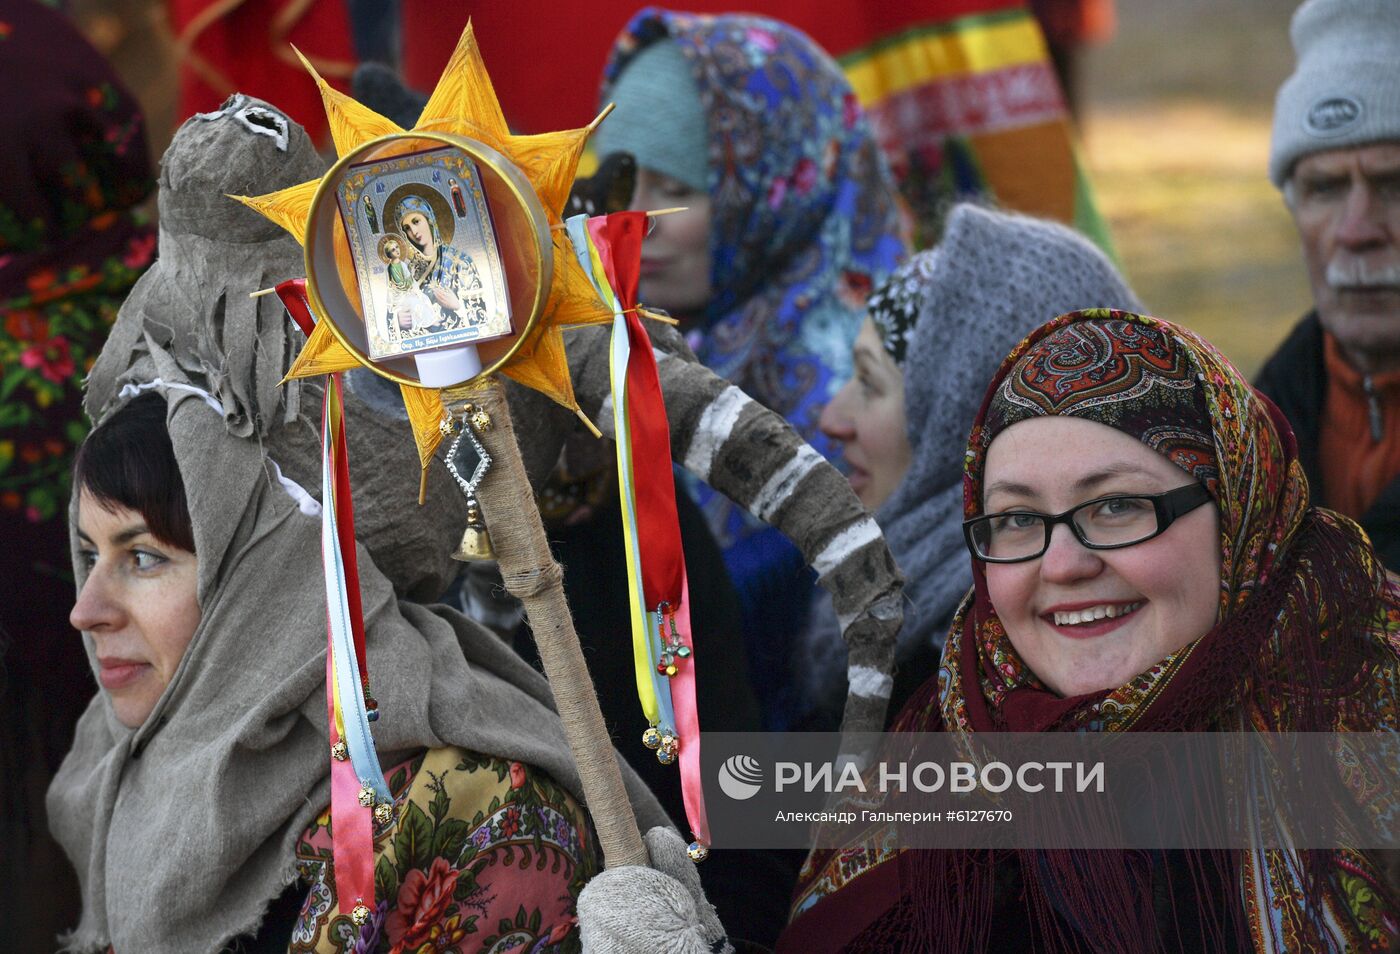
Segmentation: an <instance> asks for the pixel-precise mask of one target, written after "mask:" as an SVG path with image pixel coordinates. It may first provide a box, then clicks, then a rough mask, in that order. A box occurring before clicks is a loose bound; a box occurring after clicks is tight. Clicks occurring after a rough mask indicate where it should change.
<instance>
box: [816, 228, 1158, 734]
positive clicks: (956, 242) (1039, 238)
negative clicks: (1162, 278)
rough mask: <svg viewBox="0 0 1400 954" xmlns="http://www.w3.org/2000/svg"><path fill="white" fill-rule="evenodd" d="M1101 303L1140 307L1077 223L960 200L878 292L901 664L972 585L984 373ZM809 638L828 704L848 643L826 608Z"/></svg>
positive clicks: (885, 517)
mask: <svg viewBox="0 0 1400 954" xmlns="http://www.w3.org/2000/svg"><path fill="white" fill-rule="evenodd" d="M1093 306H1107V307H1110V308H1121V309H1124V310H1127V311H1134V312H1137V311H1141V310H1142V306H1141V305H1140V304H1139V302H1138V300H1137V297H1136V296H1135V295H1134V294H1133V293H1132V291H1130V290H1129V288H1128V286H1127V284H1125V283H1124V281H1123V279H1122V278H1121V277H1120V276H1119V275H1118V273H1117V271H1116V270H1115V269H1114V267H1113V265H1112V263H1111V262H1109V261H1108V259H1107V258H1105V257H1104V255H1103V253H1102V252H1100V251H1099V250H1098V249H1097V248H1096V247H1095V246H1094V245H1092V244H1091V243H1090V242H1089V241H1088V240H1087V239H1085V238H1084V237H1083V236H1081V235H1079V234H1078V233H1077V232H1074V231H1073V230H1071V229H1068V228H1066V227H1064V226H1062V225H1058V224H1056V223H1053V222H1047V221H1044V220H1040V219H1033V218H1030V217H1027V216H1023V215H1014V214H1010V213H1005V212H997V211H991V210H988V209H983V208H980V207H978V206H975V205H959V206H956V207H955V208H954V209H953V210H952V212H951V213H950V214H949V216H948V220H947V226H946V228H945V230H944V235H943V239H942V240H941V241H940V242H939V243H938V245H937V246H936V247H935V248H933V249H931V250H929V251H925V252H920V253H919V254H917V255H915V256H914V257H913V258H911V259H910V260H909V261H908V262H907V263H905V264H904V265H903V266H901V267H900V268H899V269H898V270H896V271H895V273H894V274H893V275H891V276H890V278H889V279H888V280H887V281H886V282H885V284H884V285H883V286H881V288H880V289H878V290H877V291H876V292H875V293H873V294H872V295H871V297H870V303H869V309H870V315H871V317H872V319H873V320H874V321H875V324H876V327H877V328H878V329H879V330H880V332H881V338H882V340H883V342H884V344H885V349H886V351H888V352H889V353H890V355H891V356H892V357H893V358H895V360H896V361H897V362H898V363H899V364H900V366H901V368H902V369H904V371H905V375H904V411H905V420H906V427H907V428H908V437H909V446H910V449H911V451H912V454H911V462H910V465H909V471H908V472H907V473H906V474H905V476H904V480H903V481H902V482H901V483H900V485H899V486H898V487H897V488H896V489H895V491H894V494H893V495H891V497H890V499H889V500H887V501H886V502H885V503H884V504H883V505H882V506H881V507H880V509H879V512H878V513H877V514H876V518H877V520H878V521H879V524H880V528H881V529H882V530H883V531H884V534H885V539H886V541H887V542H888V543H889V546H890V550H891V552H892V553H893V554H894V558H895V562H896V563H898V564H899V568H900V570H901V572H902V573H903V574H904V579H905V584H904V592H905V595H906V596H907V597H908V605H906V607H905V614H904V626H903V628H902V629H901V630H900V632H899V642H898V646H897V649H896V660H897V661H898V662H899V663H901V664H904V663H908V662H909V661H910V660H911V659H913V658H914V657H915V656H918V655H920V654H924V655H927V654H937V653H938V652H939V651H940V650H941V649H942V647H943V639H944V637H945V636H946V634H947V631H948V624H949V623H950V622H951V620H952V616H953V611H954V610H955V609H956V608H957V605H958V603H959V601H960V600H961V599H962V597H963V594H964V593H966V592H967V589H968V587H969V586H971V585H972V573H971V570H970V569H969V567H968V556H967V550H966V547H965V546H964V544H963V535H962V519H963V509H962V470H963V460H962V452H963V448H964V447H966V445H967V430H968V428H969V427H970V426H971V424H972V420H973V418H974V417H975V416H976V413H977V407H978V404H979V402H980V401H981V400H982V395H983V393H984V392H985V390H986V385H987V382H988V381H989V380H991V377H992V374H993V373H994V372H995V371H996V369H997V366H998V365H999V364H1000V363H1001V360H1002V358H1003V357H1005V355H1006V353H1007V352H1008V351H1010V350H1011V347H1012V346H1013V345H1014V344H1016V342H1018V341H1019V340H1021V338H1023V337H1024V336H1025V335H1026V334H1028V333H1029V332H1030V331H1031V330H1032V329H1034V328H1036V327H1037V326H1039V325H1041V324H1043V323H1044V322H1045V321H1047V320H1048V319H1050V318H1053V317H1054V316H1056V315H1060V314H1064V313H1065V312H1067V311H1074V310H1076V309H1079V308H1087V307H1093ZM808 637H809V646H808V649H807V652H806V653H804V654H803V655H802V656H801V659H802V660H804V661H805V662H807V663H808V664H810V669H808V671H807V672H806V679H805V684H806V686H807V691H808V693H809V694H810V698H813V699H818V700H823V701H828V705H830V702H829V700H832V699H833V698H834V699H835V700H838V701H839V699H840V694H841V692H842V691H843V690H844V688H845V685H844V683H845V680H844V679H843V678H842V676H843V675H844V674H845V668H846V667H845V655H846V653H845V646H844V645H843V644H842V642H841V641H840V639H839V638H837V637H836V636H835V632H834V629H833V628H832V626H831V624H830V622H829V615H828V616H827V622H826V624H825V626H819V627H813V628H811V629H809V631H808ZM908 688H910V689H912V688H914V687H913V686H910V687H908ZM899 701H900V700H895V703H896V707H897V705H898V703H899Z"/></svg>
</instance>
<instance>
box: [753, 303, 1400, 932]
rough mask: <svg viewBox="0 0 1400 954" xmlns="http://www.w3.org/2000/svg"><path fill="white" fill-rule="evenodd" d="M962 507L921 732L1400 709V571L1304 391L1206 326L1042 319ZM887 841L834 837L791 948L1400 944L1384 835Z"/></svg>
mask: <svg viewBox="0 0 1400 954" xmlns="http://www.w3.org/2000/svg"><path fill="white" fill-rule="evenodd" d="M963 512H964V517H965V518H966V519H965V521H964V523H963V534H964V538H965V541H966V543H967V546H968V549H969V550H970V551H971V554H972V557H973V559H972V577H973V587H972V590H971V591H970V592H969V593H968V594H967V597H966V598H965V599H964V600H963V602H962V605H961V607H960V608H959V610H958V613H957V616H956V618H955V620H954V621H953V624H952V627H951V629H950V630H949V633H948V638H947V642H946V644H945V646H944V650H943V658H942V668H941V671H940V673H939V676H938V678H937V680H930V681H929V682H928V683H926V684H925V685H924V686H923V688H921V689H920V690H919V691H918V692H917V693H916V694H915V695H914V697H913V699H912V700H911V701H910V703H909V704H908V705H907V706H906V707H905V709H904V710H903V712H902V713H901V714H900V716H899V717H898V718H897V719H896V721H895V725H894V729H895V731H897V732H952V733H957V734H969V735H970V734H971V733H977V732H1126V731H1133V732H1142V731H1155V732H1197V731H1235V732H1239V731H1259V732H1339V731H1367V732H1375V731H1382V732H1394V731H1396V729H1397V728H1400V658H1398V657H1397V653H1400V639H1397V632H1400V602H1398V601H1397V592H1396V589H1395V587H1394V584H1392V582H1391V581H1390V580H1389V579H1388V578H1387V576H1386V574H1385V572H1384V569H1383V568H1382V567H1381V565H1380V564H1379V562H1378V561H1377V558H1376V555H1375V552H1374V551H1373V550H1372V548H1371V545H1370V543H1369V541H1368V540H1367V539H1366V537H1365V535H1364V534H1363V533H1362V532H1361V531H1360V530H1359V529H1358V528H1357V527H1356V525H1355V524H1353V523H1352V522H1350V521H1349V520H1347V519H1346V518H1344V517H1341V516H1338V515H1336V514H1334V513H1332V512H1330V511H1327V510H1323V509H1320V508H1317V507H1313V506H1311V505H1310V503H1309V499H1308V487H1307V481H1306V478H1305V477H1304V476H1303V472H1302V469H1301V467H1300V465H1299V463H1298V459H1297V451H1296V445H1295V443H1294V440H1293V435H1292V433H1291V432H1290V431H1289V430H1288V427H1287V424H1286V423H1284V421H1283V418H1282V417H1281V416H1280V415H1279V414H1278V411H1277V409H1276V408H1274V406H1273V405H1272V404H1271V403H1269V402H1268V401H1267V400H1266V399H1264V398H1262V397H1260V396H1259V395H1258V394H1257V393H1256V392H1255V391H1254V390H1253V389H1252V388H1251V387H1250V386H1249V385H1248V383H1246V382H1245V381H1244V379H1243V378H1242V377H1241V376H1240V375H1239V372H1237V371H1236V370H1235V369H1234V368H1233V367H1232V366H1231V365H1230V364H1229V363H1228V362H1227V361H1226V360H1225V359H1224V358H1223V357H1222V356H1221V355H1220V354H1219V352H1217V351H1216V350H1215V349H1214V348H1212V347H1211V346H1210V345H1209V344H1207V343H1206V342H1204V341H1202V340H1201V339H1199V338H1197V337H1196V336H1195V335H1193V334H1192V333H1190V332H1189V331H1186V330H1185V329H1182V328H1179V327H1176V326H1174V325H1170V324H1168V323H1166V322H1162V321H1158V320H1157V319H1154V318H1145V317H1141V316H1138V315H1133V314H1128V313H1126V312H1118V311H1108V310H1105V309H1098V310H1092V311H1081V312H1074V313H1071V314H1068V315H1064V316H1062V317H1060V318H1057V319H1055V320H1054V321H1051V322H1049V323H1048V324H1046V325H1043V326H1042V327H1040V328H1039V329H1037V330H1036V331H1034V332H1032V333H1031V335H1030V336H1029V337H1028V338H1027V339H1025V340H1024V341H1023V342H1021V344H1019V345H1017V346H1016V348H1015V349H1013V351H1012V352H1011V354H1010V356H1008V357H1007V359H1006V361H1005V362H1004V363H1003V364H1002V366H1001V369H1000V370H999V371H998V373H997V374H996V376H995V377H994V379H993V383H992V385H991V387H990V388H989V389H988V391H987V393H986V396H985V397H984V398H983V401H982V404H981V408H980V410H979V412H978V414H977V417H976V420H975V421H974V422H973V424H972V430H971V436H970V438H969V440H968V445H967V453H966V458H965V469H964V483H963ZM1338 797H1344V798H1350V797H1352V796H1349V795H1343V796H1338ZM1332 808H1334V809H1336V810H1338V811H1340V810H1341V806H1336V805H1334V806H1332ZM1348 808H1349V810H1365V809H1363V808H1360V807H1358V806H1354V805H1353V806H1349V807H1348ZM1256 822H1257V824H1258V825H1259V826H1260V828H1259V832H1260V834H1259V835H1258V837H1259V838H1260V839H1261V840H1260V841H1259V842H1257V844H1259V845H1261V846H1262V845H1265V844H1279V843H1280V841H1278V840H1275V839H1277V838H1278V836H1279V832H1278V831H1277V830H1276V829H1277V827H1278V824H1277V823H1276V821H1275V819H1272V818H1269V817H1261V818H1257V819H1256ZM1285 843H1286V842H1285ZM870 844H871V839H870V838H869V836H868V833H867V836H866V837H865V838H864V839H863V840H862V841H861V842H860V843H859V844H853V846H852V847H851V848H850V849H847V850H835V851H818V852H814V853H813V854H812V856H811V857H810V858H809V859H808V862H807V865H806V867H805V868H804V872H803V879H802V881H801V882H800V884H799V891H798V895H797V898H798V901H797V906H796V910H797V911H798V912H799V913H798V914H797V915H796V917H795V918H794V919H793V921H792V923H791V924H789V926H788V930H787V931H786V932H785V933H784V935H783V937H782V939H781V941H780V942H779V945H778V951H779V954H785V952H798V951H800V952H802V954H814V952H818V951H829V950H836V949H840V950H842V951H851V952H859V951H884V950H925V951H947V952H953V951H1026V950H1034V951H1047V950H1049V951H1065V950H1092V951H1115V952H1144V954H1145V952H1148V951H1161V950H1169V951H1187V950H1189V951H1205V950H1212V951H1215V950H1219V951H1272V950H1308V951H1314V950H1318V951H1320V950H1364V949H1373V950H1374V949H1381V950H1383V949H1386V948H1387V947H1388V946H1389V945H1390V944H1392V943H1393V942H1394V940H1395V938H1396V924H1397V909H1398V907H1400V906H1397V903H1396V900H1395V897H1394V894H1393V891H1392V887H1391V886H1390V885H1388V884H1387V883H1386V879H1385V878H1384V877H1383V875H1382V873H1381V867H1380V865H1379V864H1378V859H1377V858H1376V857H1373V856H1372V855H1371V854H1369V853H1368V852H1365V851H1361V850H1352V849H1337V850H1334V851H1330V852H1315V853H1302V854H1299V853H1295V852H1292V851H1283V850H1265V849H1264V848H1262V847H1260V848H1258V849H1250V850H1245V851H1235V852H1225V851H1220V852H1204V851H1157V852H1147V851H1138V852H1123V851H1062V852H1041V851H1019V852H1018V851H995V850H970V851H942V852H903V853H901V852H899V851H896V850H894V849H890V848H879V849H875V850H872V849H871V848H870V847H869V846H870Z"/></svg>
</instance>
